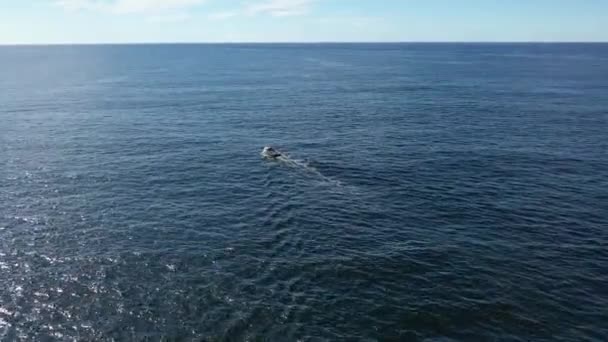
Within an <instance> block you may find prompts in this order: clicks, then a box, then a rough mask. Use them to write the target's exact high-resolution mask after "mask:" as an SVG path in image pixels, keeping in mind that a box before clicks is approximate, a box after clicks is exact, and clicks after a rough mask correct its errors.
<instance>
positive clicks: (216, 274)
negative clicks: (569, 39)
mask: <svg viewBox="0 0 608 342" xmlns="http://www.w3.org/2000/svg"><path fill="white" fill-rule="evenodd" d="M266 144H273V145H274V146H276V147H277V148H279V149H280V150H282V151H284V152H287V153H288V154H289V158H290V159H289V160H288V161H282V162H281V161H278V162H273V161H265V160H263V159H261V158H260V155H259V152H260V151H261V148H262V147H263V146H264V145H266ZM607 322H608V45H602V44H591V45H585V44H578V45H568V44H538V45H535V44H520V45H509V44H498V45H492V44H480V45H467V44H401V45H399V44H394V45H386V44H385V45H382V44H379V45H365V44H362V45H357V44H350V45H349V44H344V45H331V44H327V45H141V46H56V47H28V46H23V47H0V339H2V340H7V341H10V340H15V339H21V340H49V341H51V340H159V339H162V338H166V339H168V340H192V341H201V340H208V341H221V340H232V341H240V340H250V341H253V340H270V341H296V340H301V341H323V340H364V341H375V340H381V341H385V340H395V341H397V340H401V341H410V340H411V341H414V340H421V341H422V340H428V341H451V340H471V341H482V340H499V341H503V340H504V341H529V340H551V341H582V340H588V341H592V340H595V341H605V340H607V339H608V325H607Z"/></svg>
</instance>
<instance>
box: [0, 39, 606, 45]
mask: <svg viewBox="0 0 608 342" xmlns="http://www.w3.org/2000/svg"><path fill="white" fill-rule="evenodd" d="M244 44H254V45H263V44H267V45H270V44H274V45H287V44H300V45H314V44H317V45H320V44H608V41H542V40H538V41H535V40H530V41H526V40H514V41H439V40H437V41H293V42H290V41H269V42H263V41H251V42H247V41H225V42H162V41H160V42H98V43H92V42H78V43H75V42H63V43H0V46H92V45H106V46H107V45H244Z"/></svg>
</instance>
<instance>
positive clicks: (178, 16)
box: [146, 13, 190, 23]
mask: <svg viewBox="0 0 608 342" xmlns="http://www.w3.org/2000/svg"><path fill="white" fill-rule="evenodd" d="M146 19H147V20H148V21H149V22H152V23H179V22H182V21H186V20H188V19H190V15H189V14H187V13H172V14H159V15H152V16H149V17H147V18H146Z"/></svg>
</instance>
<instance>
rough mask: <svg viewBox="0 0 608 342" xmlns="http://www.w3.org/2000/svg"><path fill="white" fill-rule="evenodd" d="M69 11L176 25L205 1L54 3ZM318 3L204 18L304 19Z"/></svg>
mask: <svg viewBox="0 0 608 342" xmlns="http://www.w3.org/2000/svg"><path fill="white" fill-rule="evenodd" d="M53 1H54V3H55V4H56V5H58V6H59V7H61V8H63V9H65V10H69V11H95V12H105V13H113V14H144V15H147V19H148V20H150V21H156V22H177V21H183V20H186V19H187V17H188V16H187V15H185V14H184V13H186V11H187V10H188V9H189V8H192V7H194V6H196V5H200V4H202V3H204V2H207V0H53ZM316 1H318V0H246V1H244V3H243V4H242V5H241V6H240V7H238V8H234V9H230V8H228V9H226V10H225V11H220V12H215V13H211V14H209V15H207V18H208V19H210V20H226V19H230V18H233V17H236V16H240V15H248V16H256V15H270V16H274V17H284V16H295V15H303V14H306V13H308V12H309V11H310V9H311V7H312V5H313V3H314V2H316Z"/></svg>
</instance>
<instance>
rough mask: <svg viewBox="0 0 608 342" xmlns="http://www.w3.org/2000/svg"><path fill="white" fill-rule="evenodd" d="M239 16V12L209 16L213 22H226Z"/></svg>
mask: <svg viewBox="0 0 608 342" xmlns="http://www.w3.org/2000/svg"><path fill="white" fill-rule="evenodd" d="M237 15H239V12H237V11H224V12H215V13H211V14H209V15H208V18H209V19H211V20H225V19H229V18H232V17H236V16H237Z"/></svg>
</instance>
